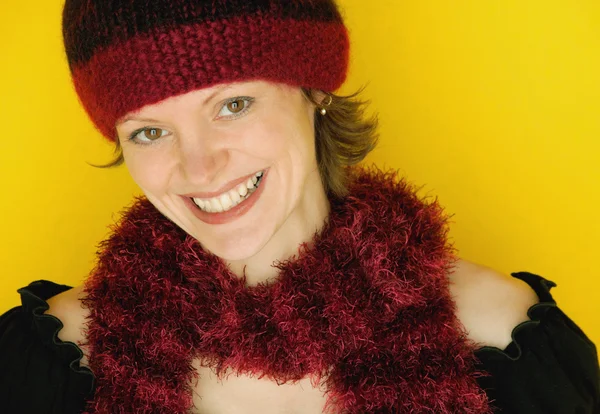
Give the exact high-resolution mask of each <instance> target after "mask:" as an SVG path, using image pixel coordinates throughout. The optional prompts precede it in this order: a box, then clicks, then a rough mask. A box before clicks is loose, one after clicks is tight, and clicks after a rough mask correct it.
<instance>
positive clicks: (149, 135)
mask: <svg viewBox="0 0 600 414" xmlns="http://www.w3.org/2000/svg"><path fill="white" fill-rule="evenodd" d="M162 132H165V133H166V131H165V130H164V129H162V128H140V129H136V130H135V131H133V132H132V133H131V135H129V141H133V142H135V143H136V144H151V143H152V142H153V141H156V140H157V139H159V138H161V137H163V136H164V135H163V134H162Z"/></svg>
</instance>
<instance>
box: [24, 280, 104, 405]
mask: <svg viewBox="0 0 600 414" xmlns="http://www.w3.org/2000/svg"><path fill="white" fill-rule="evenodd" d="M71 288H72V287H71V286H67V285H61V284H57V283H55V282H52V281H49V280H37V281H35V282H32V283H30V284H29V285H28V286H26V287H23V288H21V289H19V290H17V292H18V293H19V294H20V295H21V303H22V306H23V309H24V310H25V312H27V313H28V314H30V315H31V316H32V324H33V329H34V330H35V332H36V333H37V334H38V337H39V339H40V342H41V343H42V344H43V345H44V346H45V347H46V348H47V349H49V350H50V351H52V352H53V353H54V354H55V355H56V356H57V357H58V358H59V359H60V360H61V361H64V362H65V363H66V364H68V366H69V369H70V370H71V371H72V372H73V373H74V375H75V376H76V377H77V379H78V380H77V381H76V384H77V385H76V387H77V388H78V391H79V392H81V393H82V394H91V393H92V392H93V391H94V388H95V381H96V378H95V376H94V373H93V372H92V370H91V369H89V368H87V367H84V366H81V358H83V351H82V350H81V348H80V347H79V346H78V345H77V344H75V343H74V342H70V341H62V340H61V339H60V338H59V337H58V332H59V331H60V330H61V329H62V328H63V327H64V325H63V323H62V321H61V320H60V319H58V318H57V317H55V316H54V315H50V314H46V313H44V312H46V311H47V310H48V309H50V306H49V305H48V302H47V300H48V299H50V298H51V297H53V296H56V295H58V294H60V293H62V292H65V291H67V290H69V289H71Z"/></svg>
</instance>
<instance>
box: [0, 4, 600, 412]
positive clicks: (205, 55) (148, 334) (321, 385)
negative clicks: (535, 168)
mask: <svg viewBox="0 0 600 414" xmlns="http://www.w3.org/2000/svg"><path fill="white" fill-rule="evenodd" d="M149 3H150V2H145V1H129V2H126V1H120V2H106V1H100V0H97V1H91V0H90V1H81V0H67V2H66V4H65V8H64V15H63V27H64V40H65V47H66V51H67V57H68V59H69V64H70V69H71V73H72V76H73V81H74V84H75V87H76V90H77V93H78V94H79V97H80V99H81V102H82V104H83V106H84V108H85V109H86V111H87V113H88V114H89V116H90V119H91V120H92V121H93V122H94V123H95V125H96V127H97V128H98V130H99V131H101V133H102V134H103V135H104V136H105V137H106V138H107V139H109V140H111V141H113V142H115V144H116V150H117V152H118V153H119V156H118V157H117V160H116V161H115V162H114V163H113V165H117V164H119V163H120V162H122V161H124V162H125V164H126V165H127V168H128V170H129V171H130V173H131V175H132V177H133V179H134V180H135V181H136V183H137V184H138V185H139V186H140V188H141V189H142V190H143V192H144V197H141V198H138V199H136V200H135V202H134V203H133V205H132V206H130V207H129V208H128V209H127V210H126V211H125V212H124V213H123V216H122V218H121V220H120V222H119V223H118V224H117V225H115V226H114V227H113V229H112V230H113V232H112V234H111V236H110V237H109V238H108V239H107V240H105V241H104V242H102V243H101V246H100V250H99V252H98V263H97V265H96V267H95V269H94V270H93V272H92V273H91V275H90V276H89V278H88V279H87V280H86V281H85V283H84V284H83V285H82V286H79V287H74V288H71V287H68V286H63V285H57V284H54V283H52V282H50V281H37V282H33V283H32V284H30V285H29V286H27V287H25V288H23V289H20V290H19V292H20V293H21V296H22V300H23V306H21V307H18V308H15V309H13V310H11V311H9V312H7V313H6V314H4V315H3V316H2V319H1V322H0V350H1V351H2V352H1V353H0V355H1V357H0V368H1V369H2V372H3V376H2V380H1V381H2V384H0V385H1V388H0V390H1V391H0V407H3V409H6V410H8V412H11V413H45V412H53V413H76V412H82V411H85V412H94V413H108V412H122V413H133V412H135V413H138V412H139V413H156V412H158V413H190V412H193V413H235V412H240V413H241V412H243V413H282V412H290V413H321V412H331V413H365V412H374V413H375V412H377V413H396V412H401V413H409V412H411V413H412V412H418V413H421V412H433V413H491V412H495V411H499V410H502V412H511V413H574V412H577V413H594V412H598V410H599V409H600V385H599V370H598V360H597V354H596V348H595V346H594V344H593V343H592V342H590V341H589V339H588V338H587V337H586V336H585V334H584V333H583V332H581V330H580V329H579V328H578V327H577V326H576V325H575V324H574V323H573V322H572V321H571V320H570V319H569V318H568V317H567V316H566V315H564V313H562V312H561V311H560V309H559V308H558V307H557V306H556V303H555V302H554V300H553V299H552V296H551V294H550V292H549V290H550V288H551V287H553V286H555V284H554V283H553V282H551V281H548V280H546V279H544V278H543V277H541V276H538V275H534V274H531V273H528V272H519V273H513V274H512V276H513V277H512V278H509V277H506V276H504V275H501V274H499V273H498V272H495V271H493V270H492V269H489V268H487V267H484V266H480V265H476V264H474V263H469V262H467V261H464V260H460V259H459V258H458V257H456V256H455V251H454V249H453V247H452V246H451V245H450V244H449V243H448V240H447V217H446V216H445V215H444V214H443V212H442V209H441V208H440V206H439V205H438V204H437V202H432V203H429V204H428V203H426V202H425V201H423V200H420V199H419V198H418V197H417V196H416V189H415V188H413V187H412V186H410V185H409V184H407V183H406V182H405V181H404V180H402V179H401V178H399V177H397V175H396V173H394V172H393V171H388V172H383V171H380V170H378V169H377V168H375V167H373V168H359V167H358V166H356V164H357V163H358V162H359V161H361V160H362V159H363V158H364V157H365V156H366V154H367V153H368V152H369V151H370V150H371V149H372V148H373V147H374V146H375V143H376V140H377V138H376V132H375V128H376V120H374V119H373V120H363V119H362V102H360V101H358V100H354V99H353V98H355V96H350V97H342V96H337V95H334V94H333V93H332V92H333V91H335V90H337V89H338V88H339V87H340V86H341V84H342V83H343V81H344V79H345V78H346V72H347V66H348V47H349V42H348V36H347V31H346V29H345V27H344V25H343V21H342V19H341V16H340V13H339V11H338V9H337V7H336V5H335V4H334V3H333V1H331V0H323V1H319V2H315V1H295V2H291V1H289V0H286V1H283V0H279V1H276V0H271V1H255V2H247V1H241V0H229V1H225V0H222V1H218V2H216V1H212V2H209V1H201V0H187V1H183V0H180V1H172V0H170V1H167V0H163V1H155V2H152V4H149ZM233 373H235V374H236V375H231V374H233Z"/></svg>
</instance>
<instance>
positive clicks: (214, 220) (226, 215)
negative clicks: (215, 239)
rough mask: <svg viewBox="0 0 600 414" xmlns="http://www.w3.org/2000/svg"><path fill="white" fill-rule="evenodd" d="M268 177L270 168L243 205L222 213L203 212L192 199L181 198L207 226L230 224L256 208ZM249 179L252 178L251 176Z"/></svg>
mask: <svg viewBox="0 0 600 414" xmlns="http://www.w3.org/2000/svg"><path fill="white" fill-rule="evenodd" d="M268 175H269V168H267V169H266V170H264V172H263V177H262V180H261V185H259V186H258V188H257V189H256V191H254V192H253V193H252V194H251V195H250V197H248V199H246V200H245V201H244V202H243V203H240V204H238V205H237V206H235V207H233V208H232V209H231V210H228V211H224V212H222V213H208V212H206V211H202V210H201V209H200V208H199V207H198V206H197V205H196V203H194V200H192V199H191V198H190V197H187V196H181V197H182V199H183V201H184V203H185V205H186V206H187V207H188V208H189V209H190V211H191V212H192V214H193V215H194V216H195V217H196V218H197V219H199V220H201V221H203V222H205V223H207V224H225V223H229V222H231V221H234V220H236V219H237V218H239V217H241V216H243V215H244V214H246V213H247V212H248V211H249V210H250V209H251V208H252V206H254V204H255V203H256V202H257V201H258V200H259V199H260V196H261V194H262V193H263V191H264V189H265V188H266V186H267V181H268ZM249 177H251V175H250V176H249ZM247 178H248V177H244V179H247ZM236 181H237V180H236ZM194 194H198V193H194ZM218 194H220V193H217V195H218Z"/></svg>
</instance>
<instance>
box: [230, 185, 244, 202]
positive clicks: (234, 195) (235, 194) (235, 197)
mask: <svg viewBox="0 0 600 414" xmlns="http://www.w3.org/2000/svg"><path fill="white" fill-rule="evenodd" d="M227 194H229V197H231V201H233V203H234V204H235V203H237V202H238V201H240V200H241V199H242V196H241V195H240V193H238V192H237V190H236V189H235V188H234V189H233V190H229V193H227Z"/></svg>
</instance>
